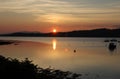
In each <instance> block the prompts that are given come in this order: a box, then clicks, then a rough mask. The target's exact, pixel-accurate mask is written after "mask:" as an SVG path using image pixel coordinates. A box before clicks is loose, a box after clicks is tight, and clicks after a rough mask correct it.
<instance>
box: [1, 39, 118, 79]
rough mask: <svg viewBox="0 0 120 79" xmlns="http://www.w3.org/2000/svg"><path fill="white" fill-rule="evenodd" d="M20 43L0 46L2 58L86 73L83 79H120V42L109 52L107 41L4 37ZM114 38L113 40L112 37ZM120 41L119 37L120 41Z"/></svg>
mask: <svg viewBox="0 0 120 79" xmlns="http://www.w3.org/2000/svg"><path fill="white" fill-rule="evenodd" d="M0 39H5V40H20V41H26V42H20V43H19V45H4V46H0V55H4V56H6V57H12V58H19V59H24V58H26V57H28V58H30V59H31V60H33V61H34V63H35V64H38V65H39V66H40V67H43V68H46V67H52V68H55V69H61V70H65V71H67V70H69V71H72V72H77V73H83V74H84V76H83V79H120V63H119V62H120V43H118V42H116V46H117V48H116V49H115V50H114V51H110V50H109V49H108V45H109V43H108V42H104V40H106V38H41V37H0ZM109 39H112V38H109ZM116 39H117V40H120V39H119V38H116Z"/></svg>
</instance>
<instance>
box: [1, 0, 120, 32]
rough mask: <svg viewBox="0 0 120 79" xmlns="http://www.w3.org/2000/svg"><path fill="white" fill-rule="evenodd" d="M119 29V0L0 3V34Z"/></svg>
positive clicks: (18, 0) (49, 0)
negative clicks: (53, 30)
mask: <svg viewBox="0 0 120 79" xmlns="http://www.w3.org/2000/svg"><path fill="white" fill-rule="evenodd" d="M54 28H56V29H57V30H58V31H71V30H86V29H96V28H120V0H0V33H11V32H18V31H38V32H51V31H52V29H54Z"/></svg>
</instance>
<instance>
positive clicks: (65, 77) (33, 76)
mask: <svg viewBox="0 0 120 79" xmlns="http://www.w3.org/2000/svg"><path fill="white" fill-rule="evenodd" d="M80 76H81V74H76V73H72V72H69V71H66V72H65V71H61V70H54V69H51V68H46V69H43V68H40V67H38V66H37V65H35V64H33V63H32V61H30V60H29V59H28V58H26V59H25V60H23V61H19V60H18V59H12V58H5V57H3V56H1V55H0V79H80Z"/></svg>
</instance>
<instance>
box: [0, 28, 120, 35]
mask: <svg viewBox="0 0 120 79" xmlns="http://www.w3.org/2000/svg"><path fill="white" fill-rule="evenodd" d="M0 36H22V37H120V29H105V28H101V29H94V30H76V31H70V32H58V33H52V32H51V33H40V32H16V33H10V34H1V35H0Z"/></svg>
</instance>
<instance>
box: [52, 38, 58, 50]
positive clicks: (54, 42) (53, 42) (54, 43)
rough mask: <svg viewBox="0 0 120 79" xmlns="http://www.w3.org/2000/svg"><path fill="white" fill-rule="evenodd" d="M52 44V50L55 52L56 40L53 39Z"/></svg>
mask: <svg viewBox="0 0 120 79" xmlns="http://www.w3.org/2000/svg"><path fill="white" fill-rule="evenodd" d="M52 44H53V50H55V49H56V44H57V41H56V39H53V41H52Z"/></svg>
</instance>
